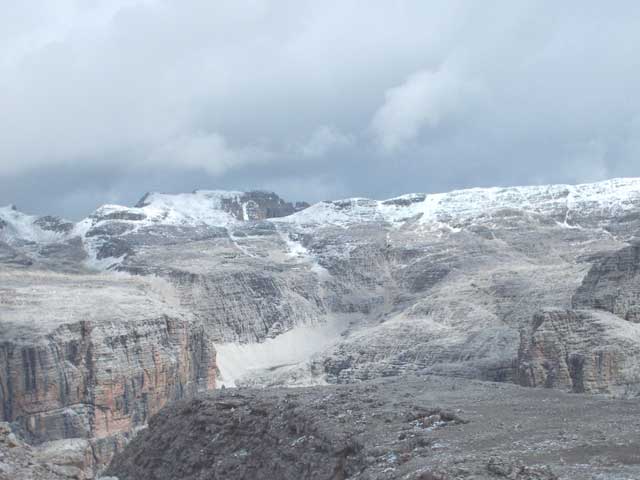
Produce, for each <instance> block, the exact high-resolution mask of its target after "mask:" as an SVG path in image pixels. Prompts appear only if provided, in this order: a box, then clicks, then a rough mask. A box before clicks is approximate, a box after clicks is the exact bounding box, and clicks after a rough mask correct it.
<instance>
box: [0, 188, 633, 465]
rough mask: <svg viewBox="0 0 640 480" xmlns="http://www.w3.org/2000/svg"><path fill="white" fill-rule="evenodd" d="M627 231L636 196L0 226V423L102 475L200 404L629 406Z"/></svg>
mask: <svg viewBox="0 0 640 480" xmlns="http://www.w3.org/2000/svg"><path fill="white" fill-rule="evenodd" d="M639 232H640V179H616V180H610V181H606V182H600V183H594V184H585V185H575V186H571V185H550V186H534V187H508V188H482V189H481V188H476V189H467V190H458V191H453V192H449V193H440V194H409V195H403V196H400V197H396V198H392V199H389V200H370V199H363V198H354V199H345V200H337V201H327V202H320V203H316V204H315V205H312V206H308V205H306V204H302V203H297V204H292V203H288V202H286V201H284V200H282V199H280V198H279V197H278V196H277V195H275V194H272V193H265V192H227V191H216V190H207V191H196V192H193V193H189V194H177V195H169V194H157V193H152V194H147V195H145V196H144V197H143V199H142V200H141V201H140V202H139V203H138V204H136V205H135V206H133V207H125V206H118V205H105V206H103V207H101V208H99V209H97V210H96V211H95V212H94V213H92V214H91V215H89V216H88V217H87V218H85V219H83V220H81V221H79V222H77V223H75V224H74V223H71V222H66V221H64V220H61V219H57V218H54V217H35V216H30V215H26V214H23V213H20V212H19V211H17V210H16V209H15V208H12V207H4V208H1V209H0V334H2V338H3V341H4V343H1V342H0V372H5V371H6V372H11V376H10V377H7V378H5V377H3V376H0V387H2V388H0V405H1V406H3V409H2V410H0V413H2V415H4V418H2V417H0V420H2V419H5V420H7V421H12V422H18V423H19V424H20V425H21V428H23V429H24V430H25V431H28V432H30V434H32V435H33V436H34V438H38V439H40V440H54V439H59V438H66V437H65V436H67V437H69V436H71V437H73V436H80V437H82V438H93V439H94V440H99V441H100V442H103V443H102V444H101V445H103V447H104V448H103V447H101V448H103V449H102V450H101V452H102V453H101V455H103V457H104V458H108V457H109V455H111V454H112V453H113V451H114V450H115V449H116V448H117V446H118V445H119V443H118V442H119V441H120V440H118V439H119V437H118V435H120V434H123V432H124V433H126V432H128V431H129V430H130V429H132V428H135V427H136V426H137V425H140V424H143V423H144V422H145V421H146V419H147V418H148V416H149V415H150V414H152V413H153V412H155V411H157V409H158V408H160V406H162V405H163V404H164V402H166V401H168V400H172V399H176V398H181V397H182V396H188V395H191V394H193V393H194V392H197V391H202V390H204V389H207V388H212V387H213V385H214V384H217V385H227V386H233V385H262V386H265V385H282V384H287V385H309V384H323V383H348V382H355V381H359V380H364V379H369V378H376V377H387V376H394V375H400V374H403V373H414V374H418V375H421V374H437V375H447V376H456V377H465V378H473V379H481V380H493V381H502V382H517V383H520V384H522V385H528V386H539V385H544V386H547V387H553V388H563V389H572V390H574V391H599V392H608V393H610V394H613V395H624V396H629V395H634V394H636V393H637V392H638V391H640V370H639V369H638V368H637V365H638V362H639V361H640V345H638V344H637V343H638V342H637V338H640V323H638V322H639V320H638V319H640V274H639V273H638V272H640V260H639V259H640V253H639V252H638V248H639V247H638V246H637V241H638V239H639V235H638V233H639ZM7 319H8V320H7ZM3 349H4V350H3ZM15 352H18V353H15ZM20 352H25V353H20ZM61 352H62V353H61ZM215 352H217V353H215ZM27 377H28V378H29V381H28V383H25V382H24V381H23V379H24V378H27ZM58 379H65V380H64V381H65V382H67V383H66V384H65V385H69V387H68V390H69V392H75V393H74V395H67V394H66V393H65V394H64V395H58V394H57V393H56V392H66V390H64V388H67V387H64V388H63V387H62V386H60V385H58V383H56V382H58ZM2 382H4V384H2ZM9 384H10V385H9ZM6 391H12V392H14V393H13V394H12V395H13V396H15V397H16V398H19V401H17V402H15V401H12V402H13V403H11V404H9V403H8V400H7V399H6V398H4V397H3V395H4V394H3V392H6ZM34 391H35V392H37V394H33V392H34ZM150 398H151V399H153V400H149V399H150ZM42 399H45V400H46V401H45V400H42ZM43 402H44V403H43ZM149 402H152V404H150V403H149ZM94 404H95V405H99V408H94V407H93V405H94ZM85 405H89V406H90V408H88V409H85ZM33 412H37V413H33ZM45 424H46V425H53V427H52V428H50V429H47V431H46V432H44V431H43V430H42V429H41V428H40V427H39V426H41V425H45ZM87 425H88V426H89V427H90V426H91V425H94V426H95V425H98V426H99V427H95V428H94V427H92V428H94V430H90V429H89V431H85V430H82V428H84V427H82V426H87ZM111 425H118V430H117V432H118V433H114V432H116V430H113V431H112V430H109V429H110V428H111ZM70 426H72V427H73V428H71V427H70ZM107 426H109V427H108V428H107ZM81 427H82V428H81ZM89 427H87V428H89ZM70 428H71V429H70Z"/></svg>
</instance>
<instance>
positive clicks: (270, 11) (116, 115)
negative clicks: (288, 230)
mask: <svg viewBox="0 0 640 480" xmlns="http://www.w3.org/2000/svg"><path fill="white" fill-rule="evenodd" d="M639 48H640V2H636V1H629V2H625V1H617V2H602V1H588V0H582V1H564V2H557V1H549V2H545V1H536V2H528V1H512V0H511V1H488V2H478V1H473V0H469V1H456V0H446V1H441V2H440V1H433V0H430V1H426V0H416V1H399V0H395V1H392V2H390V1H364V0H362V1H349V0H336V1H332V0H323V1H314V2H311V1H310V2H305V1H300V0H295V1H266V0H265V1H261V0H246V1H245V0H229V1H226V0H175V1H171V0H42V1H38V0H25V1H21V0H0V204H7V203H15V204H17V206H18V207H19V208H20V209H21V210H24V211H28V212H33V213H54V214H58V215H64V216H67V217H71V218H78V217H81V216H84V215H86V214H88V213H89V212H90V211H92V210H93V209H94V208H95V207H96V206H98V205H100V204H103V203H124V204H131V203H134V202H135V201H136V200H137V199H138V198H139V197H141V196H142V194H143V193H145V192H146V191H164V192H179V191H191V190H193V189H196V188H222V189H241V190H244V189H254V188H260V189H269V190H274V191H276V192H278V193H280V194H281V195H282V196H284V197H286V198H288V199H292V200H297V199H300V200H309V201H316V200H322V199H328V198H339V197H348V196H368V197H374V198H385V197H391V196H394V195H398V194H402V193H407V192H434V191H445V190H450V189H453V188H460V187H468V186H491V185H515V184H537V183H551V182H563V183H565V182H566V183H575V182H588V181H594V180H600V179H605V178H611V177H617V176H637V175H640V55H639V54H638V49H639Z"/></svg>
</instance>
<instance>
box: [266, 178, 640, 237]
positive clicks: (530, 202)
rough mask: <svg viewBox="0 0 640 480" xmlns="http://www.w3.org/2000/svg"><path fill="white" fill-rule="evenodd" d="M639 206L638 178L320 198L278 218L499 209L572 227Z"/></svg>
mask: <svg viewBox="0 0 640 480" xmlns="http://www.w3.org/2000/svg"><path fill="white" fill-rule="evenodd" d="M638 207H640V178H620V179H613V180H607V181H604V182H598V183H590V184H582V185H541V186H528V187H504V188H503V187H493V188H472V189H466V190H455V191H452V192H448V193H436V194H421V193H413V194H408V195H403V196H400V197H396V198H392V199H389V200H370V199H366V198H350V199H345V200H337V201H330V202H320V203H317V204H315V205H312V206H311V207H310V208H307V209H305V210H303V211H301V212H297V213H295V214H293V215H290V216H289V217H286V218H283V219H279V221H282V222H291V223H296V224H300V225H310V226H312V225H322V224H332V225H342V226H345V225H348V224H352V223H358V222H363V221H384V222H390V223H398V222H404V221H406V220H408V219H412V218H415V219H419V221H420V222H421V223H433V222H445V223H452V224H454V223H459V222H465V221H469V220H472V219H473V218H478V217H481V216H486V215H490V214H491V213H492V212H496V211H498V210H502V209H519V210H524V211H526V212H531V213H537V214H542V215H549V216H551V217H552V218H554V219H556V220H558V221H560V222H561V223H566V224H567V225H571V224H572V223H573V222H576V221H578V220H580V219H584V218H586V217H590V216H591V217H594V216H595V217H607V218H615V217H619V216H621V215H625V214H626V213H627V212H628V211H630V210H631V209H633V208H638Z"/></svg>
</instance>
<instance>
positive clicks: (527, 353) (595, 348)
mask: <svg viewBox="0 0 640 480" xmlns="http://www.w3.org/2000/svg"><path fill="white" fill-rule="evenodd" d="M518 366H519V377H520V378H519V379H520V383H521V384H522V385H525V386H529V387H539V386H543V387H547V388H558V387H560V388H563V389H567V390H571V391H573V392H579V393H580V392H595V393H608V394H613V395H616V396H635V395H638V393H639V388H638V386H639V385H640V325H638V324H636V323H630V322H628V321H627V320H625V319H623V318H620V317H618V316H616V315H613V314H611V313H608V312H606V311H597V310H550V311H544V312H541V313H538V314H536V315H535V316H534V317H533V324H532V326H531V328H530V329H529V330H527V329H525V330H524V331H523V335H522V344H521V346H520V351H519V356H518Z"/></svg>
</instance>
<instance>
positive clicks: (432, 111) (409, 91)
mask: <svg viewBox="0 0 640 480" xmlns="http://www.w3.org/2000/svg"><path fill="white" fill-rule="evenodd" d="M477 90H478V89H477V87H476V86H474V84H472V83H470V82H467V81H463V80H461V79H460V78H458V77H457V76H456V75H455V74H454V73H452V72H451V71H450V70H448V69H446V68H443V69H440V70H436V71H429V70H422V71H419V72H416V73H414V74H412V75H411V76H409V78H407V80H406V81H405V82H404V83H402V84H401V85H398V86H396V87H393V88H390V89H389V90H387V92H386V93H385V101H384V104H383V105H382V106H381V107H380V108H379V109H378V111H377V112H376V114H375V116H374V117H373V120H372V122H371V126H372V128H373V131H374V133H375V135H376V137H377V139H378V141H379V142H380V145H381V146H382V147H383V149H385V150H387V151H393V150H396V149H398V148H400V147H402V146H403V145H404V144H406V143H408V142H410V141H412V140H414V139H415V138H416V137H417V136H418V135H419V133H420V131H421V130H422V129H425V128H436V127H438V126H439V125H440V123H441V122H442V121H444V120H445V119H446V118H447V117H448V116H450V115H452V114H455V113H456V112H457V111H459V110H460V109H461V108H463V107H464V106H465V102H468V101H470V99H471V97H472V96H473V95H475V93H477Z"/></svg>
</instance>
